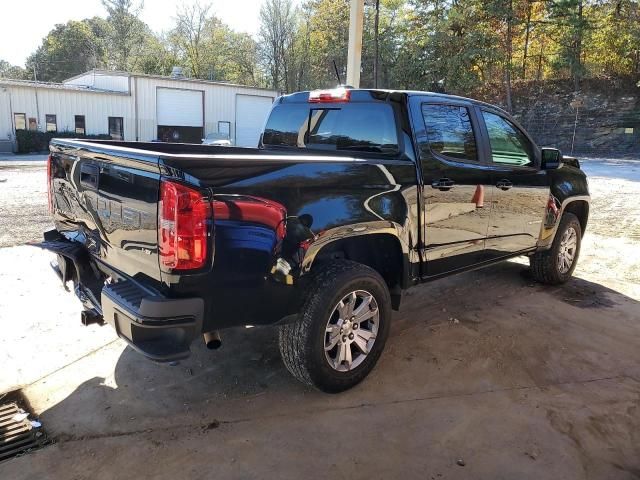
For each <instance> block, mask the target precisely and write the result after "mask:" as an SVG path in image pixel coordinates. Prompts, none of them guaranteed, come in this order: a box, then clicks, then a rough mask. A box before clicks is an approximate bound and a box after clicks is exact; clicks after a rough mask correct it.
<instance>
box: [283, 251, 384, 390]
mask: <svg viewBox="0 0 640 480" xmlns="http://www.w3.org/2000/svg"><path fill="white" fill-rule="evenodd" d="M390 320H391V297H390V295H389V290H388V288H387V285H386V284H385V282H384V280H383V279H382V277H380V275H379V274H378V273H377V272H376V271H375V270H373V269H371V268H369V267H367V266H365V265H362V264H359V263H355V262H347V261H342V262H336V263H333V264H331V265H329V266H328V267H326V268H325V269H324V270H322V271H321V272H320V273H319V274H317V275H316V276H315V277H314V278H313V280H312V281H311V284H310V286H309V289H308V291H307V298H306V300H305V302H304V304H303V306H302V308H301V310H300V313H299V314H298V316H297V318H296V320H295V321H294V322H293V323H291V324H287V325H283V326H282V327H280V353H281V355H282V359H283V361H284V363H285V365H286V367H287V369H288V370H289V371H290V372H291V373H292V374H293V375H294V376H295V377H296V378H297V379H298V380H300V381H302V382H303V383H306V384H308V385H312V386H314V387H316V388H318V389H319V390H322V391H324V392H329V393H335V392H341V391H343V390H347V389H349V388H351V387H353V386H354V385H356V384H358V383H359V382H361V381H362V380H363V379H364V378H365V377H366V376H367V375H368V374H369V372H370V371H371V370H372V369H373V367H374V366H375V364H376V362H377V361H378V358H379V357H380V355H381V353H382V350H383V349H384V344H385V342H386V339H387V336H388V334H389V322H390Z"/></svg>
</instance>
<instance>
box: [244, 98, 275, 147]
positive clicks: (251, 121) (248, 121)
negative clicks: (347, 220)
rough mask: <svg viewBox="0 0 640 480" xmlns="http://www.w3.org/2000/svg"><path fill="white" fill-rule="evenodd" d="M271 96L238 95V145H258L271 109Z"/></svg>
mask: <svg viewBox="0 0 640 480" xmlns="http://www.w3.org/2000/svg"><path fill="white" fill-rule="evenodd" d="M272 103H273V99H272V98H271V97H258V96H255V95H237V96H236V145H237V146H239V147H257V146H258V141H259V140H260V133H261V132H262V128H263V127H264V123H265V121H266V119H267V115H268V114H269V111H270V110H271V104H272Z"/></svg>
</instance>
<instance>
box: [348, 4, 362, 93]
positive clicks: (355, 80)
mask: <svg viewBox="0 0 640 480" xmlns="http://www.w3.org/2000/svg"><path fill="white" fill-rule="evenodd" d="M350 1H351V8H350V11H349V48H348V50H347V85H351V86H352V87H354V88H359V87H360V63H361V60H362V23H363V17H364V0H350Z"/></svg>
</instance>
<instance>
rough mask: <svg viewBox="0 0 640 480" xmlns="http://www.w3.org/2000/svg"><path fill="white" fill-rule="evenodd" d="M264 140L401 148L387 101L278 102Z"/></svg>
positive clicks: (363, 149) (343, 147) (374, 149)
mask: <svg viewBox="0 0 640 480" xmlns="http://www.w3.org/2000/svg"><path fill="white" fill-rule="evenodd" d="M262 143H263V144H264V145H266V146H286V147H297V148H314V149H319V150H339V151H361V152H377V153H388V154H395V153H397V152H398V135H397V131H396V122H395V117H394V115H393V109H392V108H391V106H390V105H388V104H384V103H360V104H358V103H351V104H348V103H345V104H335V105H331V106H327V107H325V106H321V105H318V104H294V103H291V104H283V105H278V106H276V107H275V108H274V109H273V110H272V112H271V115H270V116H269V120H268V121H267V125H266V127H265V131H264V134H263V137H262Z"/></svg>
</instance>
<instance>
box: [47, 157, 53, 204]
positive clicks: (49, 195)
mask: <svg viewBox="0 0 640 480" xmlns="http://www.w3.org/2000/svg"><path fill="white" fill-rule="evenodd" d="M52 162H53V159H52V158H51V155H49V158H48V159H47V204H48V205H49V213H50V214H53V192H52V188H51V187H52V185H51V182H53V178H52V176H51V174H52V172H51V169H52V165H51V163H52Z"/></svg>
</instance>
